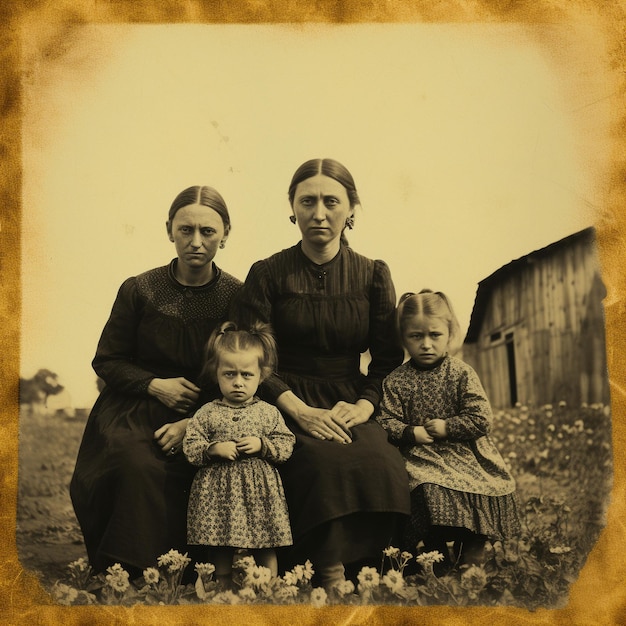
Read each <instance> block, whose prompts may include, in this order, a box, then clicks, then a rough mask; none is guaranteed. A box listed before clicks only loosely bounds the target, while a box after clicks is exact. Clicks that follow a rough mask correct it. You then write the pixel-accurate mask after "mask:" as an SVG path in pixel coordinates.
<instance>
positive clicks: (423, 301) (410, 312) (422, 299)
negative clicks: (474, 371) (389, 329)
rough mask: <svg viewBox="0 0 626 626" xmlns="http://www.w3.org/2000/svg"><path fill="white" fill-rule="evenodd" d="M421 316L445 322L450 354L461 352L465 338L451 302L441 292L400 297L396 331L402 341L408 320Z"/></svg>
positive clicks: (406, 294) (422, 291)
mask: <svg viewBox="0 0 626 626" xmlns="http://www.w3.org/2000/svg"><path fill="white" fill-rule="evenodd" d="M421 316H424V317H436V318H439V319H441V320H443V321H444V322H445V323H446V325H447V326H448V333H449V337H448V352H449V353H450V354H454V353H456V352H458V351H459V349H460V348H461V344H462V342H463V338H462V337H461V327H460V325H459V321H458V320H457V318H456V315H455V314H454V310H453V309H452V305H451V304H450V300H448V297H447V296H446V295H445V294H444V293H442V292H441V291H432V290H431V289H422V290H421V291H420V292H419V293H412V292H408V293H405V294H403V295H402V296H401V297H400V300H399V301H398V308H397V310H396V330H397V332H398V337H399V338H400V341H402V335H403V333H404V329H405V328H406V325H407V322H408V320H410V319H412V318H414V317H421Z"/></svg>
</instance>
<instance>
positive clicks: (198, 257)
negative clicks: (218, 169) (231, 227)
mask: <svg viewBox="0 0 626 626" xmlns="http://www.w3.org/2000/svg"><path fill="white" fill-rule="evenodd" d="M168 230H169V236H170V241H173V242H174V246H175V247H176V254H177V255H178V258H179V260H180V262H181V263H184V264H185V265H188V266H189V267H192V268H197V269H200V268H203V267H205V266H207V265H209V264H210V263H211V261H212V260H213V257H215V254H216V252H217V249H218V248H219V245H220V243H222V242H224V241H226V239H227V237H228V232H226V231H225V229H224V222H222V218H221V216H220V214H219V213H218V212H217V211H214V210H213V209H211V208H209V207H206V206H204V205H202V204H189V205H187V206H184V207H182V208H181V209H178V211H176V215H174V219H173V220H172V221H171V223H170V224H169V228H168Z"/></svg>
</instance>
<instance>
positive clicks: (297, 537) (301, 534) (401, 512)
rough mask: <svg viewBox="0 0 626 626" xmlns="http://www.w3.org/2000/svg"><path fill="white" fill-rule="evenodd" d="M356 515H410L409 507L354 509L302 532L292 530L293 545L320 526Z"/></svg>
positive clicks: (323, 520) (315, 524)
mask: <svg viewBox="0 0 626 626" xmlns="http://www.w3.org/2000/svg"><path fill="white" fill-rule="evenodd" d="M356 513H367V514H369V513H381V514H385V513H388V514H389V515H405V516H407V517H409V516H410V515H411V508H410V506H409V507H407V509H406V510H400V509H365V510H364V509H355V510H353V511H347V512H345V513H341V514H340V515H333V516H332V517H326V518H324V519H321V520H318V521H316V522H315V523H314V524H312V525H310V526H307V527H306V528H305V529H304V530H298V531H297V532H296V531H295V530H294V529H293V528H292V529H291V530H292V533H293V539H294V543H297V541H299V540H300V539H302V537H304V536H305V535H307V534H308V533H310V532H311V531H312V530H314V529H315V528H317V527H318V526H322V524H328V522H333V521H335V520H338V519H341V518H342V517H349V516H350V515H355V514H356Z"/></svg>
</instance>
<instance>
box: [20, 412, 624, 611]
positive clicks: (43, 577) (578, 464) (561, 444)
mask: <svg viewBox="0 0 626 626" xmlns="http://www.w3.org/2000/svg"><path fill="white" fill-rule="evenodd" d="M84 421H85V415H84V413H80V412H79V413H78V414H77V416H76V417H75V418H73V419H69V418H65V417H57V416H54V417H46V416H42V415H37V414H34V413H32V412H24V413H23V414H22V416H21V421H20V467H19V472H20V473H19V491H18V511H17V524H18V527H17V545H18V552H19V556H20V561H21V563H22V566H23V567H24V568H25V569H28V570H31V571H34V572H35V573H37V574H38V576H39V579H40V581H41V584H42V585H43V586H44V588H45V589H47V590H48V591H50V593H51V594H52V595H53V597H54V598H55V599H56V601H57V602H59V603H61V604H91V603H96V604H98V603H99V604H125V605H130V604H134V603H137V602H141V603H145V604H159V603H166V604H171V603H175V604H189V603H194V604H195V603H226V604H235V603H242V604H250V603H270V602H271V603H278V604H297V603H310V604H313V605H316V606H323V605H325V604H400V605H433V604H445V605H453V606H456V605H511V606H522V607H525V608H529V609H534V608H538V607H548V608H556V607H559V606H563V605H564V604H565V603H566V602H567V596H568V590H569V587H570V585H571V583H572V582H573V581H574V580H576V578H577V577H578V573H579V572H580V569H581V568H582V566H583V565H584V563H585V560H586V558H587V555H588V554H589V551H590V550H591V548H592V547H593V545H594V544H595V542H596V540H597V538H598V536H599V533H600V531H601V530H602V528H603V526H604V523H605V513H606V508H607V506H608V504H609V493H610V489H611V481H612V455H611V420H610V413H609V411H608V407H605V406H602V405H593V406H582V407H575V408H573V407H567V406H566V405H565V403H559V404H558V405H555V406H551V405H545V406H543V407H534V408H528V407H525V406H521V405H518V406H517V407H515V408H513V409H510V410H506V411H499V412H496V415H495V420H494V429H493V437H494V439H495V440H496V442H497V444H498V446H499V448H500V450H501V452H502V454H503V456H504V458H505V459H506V460H507V462H508V464H509V465H510V468H511V471H512V472H513V475H514V476H515V477H516V479H517V482H518V499H519V502H520V512H521V517H522V527H523V530H522V534H521V535H520V537H518V538H516V539H515V540H514V541H510V542H507V543H506V544H504V545H503V544H500V543H495V544H493V545H492V544H488V545H487V550H486V553H485V560H484V563H483V564H482V565H480V566H472V567H470V568H465V569H455V570H453V571H452V572H450V573H449V574H447V575H445V576H441V577H437V576H435V575H434V572H433V565H434V564H435V563H436V562H437V561H438V559H440V558H441V557H440V555H439V554H438V553H424V552H420V550H419V548H417V547H416V550H415V552H414V553H413V554H409V553H400V552H399V551H398V550H397V549H395V548H394V547H393V546H390V547H389V548H388V549H387V550H386V551H385V553H384V554H382V555H381V564H380V567H379V568H363V569H362V570H361V572H360V573H359V574H358V576H357V578H355V580H353V581H347V582H346V583H345V585H342V586H340V587H338V588H335V589H334V590H332V591H330V592H328V593H327V592H326V591H324V590H323V589H321V588H316V587H314V586H313V584H312V581H313V570H312V567H311V564H310V563H304V564H302V565H301V566H299V567H297V568H295V569H294V570H291V571H290V572H286V573H284V575H283V576H281V577H278V578H274V579H272V578H271V577H270V575H269V571H268V570H265V569H264V568H261V567H257V566H256V564H254V562H253V561H252V560H251V558H250V557H248V556H246V555H245V553H243V554H241V558H240V559H239V561H238V565H237V576H236V580H235V584H234V586H233V588H232V589H224V588H222V587H220V586H219V585H218V584H217V583H216V582H215V580H214V579H213V569H212V565H211V564H210V563H207V564H196V565H195V566H194V567H195V572H196V575H197V576H196V582H195V583H192V584H188V585H182V584H181V582H180V581H181V578H182V574H183V572H184V571H185V569H186V568H187V567H190V565H189V560H188V559H187V558H186V556H185V555H181V554H179V553H177V552H174V551H171V552H170V553H168V554H165V555H162V556H161V557H160V558H159V560H158V562H157V563H155V564H154V567H151V568H148V569H147V570H145V571H144V574H143V576H142V577H141V578H140V579H138V580H135V581H131V580H129V578H128V574H127V573H126V572H125V571H124V570H123V569H121V568H120V567H113V568H110V569H109V571H107V572H106V573H102V574H99V575H97V576H94V575H93V574H92V572H91V571H90V569H89V567H88V564H87V562H86V559H85V552H84V547H83V545H82V540H81V535H80V530H79V528H78V524H77V522H76V520H75V518H74V515H73V512H72V508H71V503H70V500H69V495H68V484H69V480H70V477H71V473H72V469H73V464H74V459H75V458H76V453H77V451H78V445H79V443H80V437H81V435H82V431H83V428H84ZM416 563H417V567H416ZM411 565H412V566H413V567H411ZM409 572H410V573H409Z"/></svg>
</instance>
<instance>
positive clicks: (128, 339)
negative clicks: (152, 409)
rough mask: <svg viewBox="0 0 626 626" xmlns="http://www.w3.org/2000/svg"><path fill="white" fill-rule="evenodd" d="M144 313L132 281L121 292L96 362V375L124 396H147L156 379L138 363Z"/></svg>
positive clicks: (107, 324) (135, 285) (129, 280)
mask: <svg viewBox="0 0 626 626" xmlns="http://www.w3.org/2000/svg"><path fill="white" fill-rule="evenodd" d="M142 309H143V302H142V300H141V297H140V296H139V294H138V292H137V284H136V280H135V278H129V279H127V280H126V281H124V283H122V286H121V287H120V289H119V291H118V294H117V297H116V299H115V302H114V304H113V308H112V310H111V315H110V317H109V319H108V321H107V323H106V324H105V326H104V330H103V331H102V335H101V337H100V341H99V342H98V348H97V350H96V356H95V357H94V359H93V362H92V366H93V368H94V370H95V372H96V374H98V376H100V378H102V379H103V380H104V382H105V383H106V384H107V385H109V386H110V387H111V388H113V389H116V390H117V391H121V392H124V393H135V394H144V393H147V389H148V385H149V384H150V381H151V380H152V379H153V378H154V374H153V373H152V372H149V371H147V370H146V369H144V368H142V367H140V366H139V365H138V364H137V362H136V354H137V327H138V325H139V321H140V319H141V314H142Z"/></svg>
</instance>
